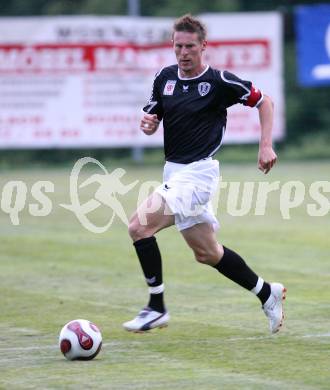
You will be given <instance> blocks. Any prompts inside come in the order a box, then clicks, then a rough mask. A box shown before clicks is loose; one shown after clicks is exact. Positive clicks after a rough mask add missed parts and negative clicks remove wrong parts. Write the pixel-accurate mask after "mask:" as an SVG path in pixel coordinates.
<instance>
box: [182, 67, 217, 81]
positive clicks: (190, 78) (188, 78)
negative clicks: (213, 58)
mask: <svg viewBox="0 0 330 390" xmlns="http://www.w3.org/2000/svg"><path fill="white" fill-rule="evenodd" d="M209 67H210V65H206V68H205V69H204V70H203V72H202V73H200V74H199V75H197V76H195V77H181V76H180V69H179V67H178V78H179V79H180V80H194V79H198V78H199V77H201V76H203V74H205V73H206V72H207V71H208V70H209Z"/></svg>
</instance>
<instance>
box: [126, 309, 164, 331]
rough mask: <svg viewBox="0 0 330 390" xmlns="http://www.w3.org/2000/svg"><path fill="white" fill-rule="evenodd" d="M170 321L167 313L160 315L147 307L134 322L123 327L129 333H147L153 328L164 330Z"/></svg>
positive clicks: (129, 322) (128, 322)
mask: <svg viewBox="0 0 330 390" xmlns="http://www.w3.org/2000/svg"><path fill="white" fill-rule="evenodd" d="M169 320H170V315H169V314H168V312H167V311H166V312H164V313H160V312H158V311H155V310H152V309H150V307H145V308H144V309H142V310H141V311H140V313H139V314H138V315H137V316H136V317H135V318H134V319H133V320H132V321H127V322H124V323H123V327H124V328H125V329H126V330H128V331H129V332H145V331H147V330H150V329H153V328H164V327H165V326H167V324H168V321H169Z"/></svg>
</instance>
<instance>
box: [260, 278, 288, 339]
mask: <svg viewBox="0 0 330 390" xmlns="http://www.w3.org/2000/svg"><path fill="white" fill-rule="evenodd" d="M285 293H286V288H285V287H284V286H283V284H281V283H271V285H270V297H269V298H268V299H267V301H266V302H265V303H264V305H263V306H262V309H263V311H264V313H265V314H266V316H267V317H268V320H269V328H270V331H271V333H276V332H278V331H279V330H280V328H281V326H282V325H283V320H284V312H283V302H282V301H283V300H284V299H285Z"/></svg>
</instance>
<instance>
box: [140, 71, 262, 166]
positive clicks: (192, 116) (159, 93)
mask: <svg viewBox="0 0 330 390" xmlns="http://www.w3.org/2000/svg"><path fill="white" fill-rule="evenodd" d="M261 100H262V94H261V92H260V91H259V90H258V89H256V88H254V87H253V86H252V83H251V82H250V81H245V80H241V79H240V78H238V77H237V76H235V75H234V74H232V73H230V72H227V71H223V72H221V71H219V70H217V69H213V68H211V67H209V66H208V67H207V68H206V69H205V71H204V72H203V73H201V74H200V75H199V76H197V77H193V78H182V77H180V76H179V73H178V66H177V65H172V66H168V67H166V68H163V69H162V70H161V71H160V72H158V73H157V75H156V77H155V80H154V83H153V87H152V94H151V98H150V100H149V102H148V104H147V105H146V106H145V107H144V108H143V111H144V112H146V113H149V114H157V116H158V119H159V120H161V119H163V127H164V151H165V159H166V161H172V162H176V163H185V164H186V163H190V162H193V161H198V160H201V159H203V158H206V157H210V156H212V155H214V154H215V152H216V151H217V150H218V149H219V148H220V145H221V141H222V137H223V134H224V131H225V128H226V122H227V110H226V109H227V108H228V107H230V106H232V105H233V104H236V103H242V104H244V105H248V106H251V107H254V106H257V105H258V104H259V103H260V102H261Z"/></svg>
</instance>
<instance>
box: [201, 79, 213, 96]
mask: <svg viewBox="0 0 330 390" xmlns="http://www.w3.org/2000/svg"><path fill="white" fill-rule="evenodd" d="M210 89H211V84H210V83H206V82H203V83H199V84H198V92H199V94H200V95H201V96H205V95H207V94H208V93H209V92H210Z"/></svg>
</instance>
